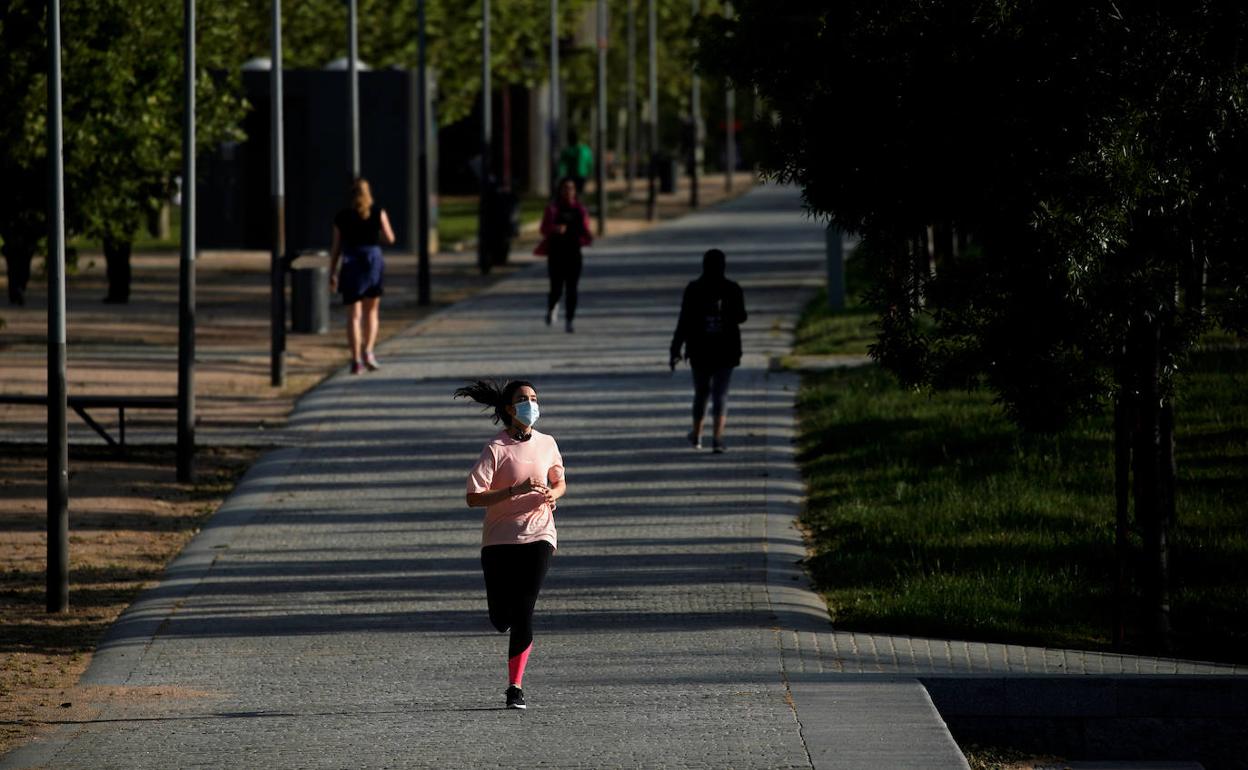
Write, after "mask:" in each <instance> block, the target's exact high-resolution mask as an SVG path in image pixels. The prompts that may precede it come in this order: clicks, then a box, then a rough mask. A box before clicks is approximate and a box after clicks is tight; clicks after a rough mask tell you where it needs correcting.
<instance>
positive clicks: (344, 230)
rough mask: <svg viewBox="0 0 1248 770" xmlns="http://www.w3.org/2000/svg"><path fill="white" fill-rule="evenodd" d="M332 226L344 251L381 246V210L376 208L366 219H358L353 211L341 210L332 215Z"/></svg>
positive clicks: (357, 215)
mask: <svg viewBox="0 0 1248 770" xmlns="http://www.w3.org/2000/svg"><path fill="white" fill-rule="evenodd" d="M334 225H335V226H336V227H337V228H338V233H339V235H341V236H342V247H343V248H344V249H349V248H355V247H360V246H379V245H381V209H379V208H377V207H376V206H374V207H373V210H372V211H371V212H369V215H368V219H360V214H359V212H357V211H356V210H355V209H342V210H341V211H339V212H338V213H337V214H335V215H334Z"/></svg>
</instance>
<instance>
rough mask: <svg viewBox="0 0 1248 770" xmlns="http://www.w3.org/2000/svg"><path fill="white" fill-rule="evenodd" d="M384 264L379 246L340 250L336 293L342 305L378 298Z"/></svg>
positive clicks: (383, 276) (383, 273) (349, 247)
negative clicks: (340, 297)
mask: <svg viewBox="0 0 1248 770" xmlns="http://www.w3.org/2000/svg"><path fill="white" fill-rule="evenodd" d="M385 273H386V263H385V262H384V261H383V260H382V258H381V247H380V246H348V247H346V248H344V249H343V250H342V267H340V268H339V269H338V291H339V293H341V294H342V304H344V305H352V304H355V303H356V302H359V301H360V299H362V298H364V297H380V296H381V295H382V280H383V279H384V278H385Z"/></svg>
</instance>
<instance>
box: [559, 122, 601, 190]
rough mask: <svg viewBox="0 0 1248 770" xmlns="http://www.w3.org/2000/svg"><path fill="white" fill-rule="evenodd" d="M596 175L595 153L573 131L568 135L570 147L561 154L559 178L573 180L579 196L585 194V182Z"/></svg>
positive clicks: (565, 148)
mask: <svg viewBox="0 0 1248 770" xmlns="http://www.w3.org/2000/svg"><path fill="white" fill-rule="evenodd" d="M592 173H594V151H593V150H591V149H589V145H588V144H585V143H584V142H582V141H581V140H580V139H578V138H577V136H576V132H575V131H573V132H571V133H570V134H569V135H568V146H567V147H564V148H563V150H561V151H560V152H559V178H560V179H571V180H572V182H573V184H575V185H576V194H577V195H578V196H581V195H584V194H585V180H586V179H589V175H590V174H592Z"/></svg>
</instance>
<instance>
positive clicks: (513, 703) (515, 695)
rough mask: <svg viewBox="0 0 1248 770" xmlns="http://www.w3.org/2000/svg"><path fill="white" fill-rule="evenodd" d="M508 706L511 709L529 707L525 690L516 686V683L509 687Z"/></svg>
mask: <svg viewBox="0 0 1248 770" xmlns="http://www.w3.org/2000/svg"><path fill="white" fill-rule="evenodd" d="M507 708H509V709H527V708H528V706H527V705H526V704H525V702H524V690H521V689H520V688H519V687H516V686H515V685H514V684H513V685H511V686H510V687H508V688H507Z"/></svg>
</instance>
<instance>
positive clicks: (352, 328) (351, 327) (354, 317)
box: [347, 302, 363, 361]
mask: <svg viewBox="0 0 1248 770" xmlns="http://www.w3.org/2000/svg"><path fill="white" fill-rule="evenodd" d="M362 310H363V308H362V307H361V306H360V303H359V302H354V303H352V304H350V305H347V347H349V348H351V360H352V361H359V360H361V359H362V358H363V356H362V355H361V354H360V316H361V315H362Z"/></svg>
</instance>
